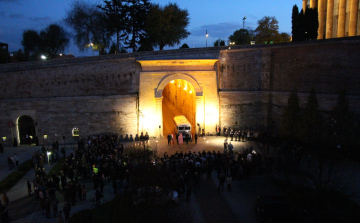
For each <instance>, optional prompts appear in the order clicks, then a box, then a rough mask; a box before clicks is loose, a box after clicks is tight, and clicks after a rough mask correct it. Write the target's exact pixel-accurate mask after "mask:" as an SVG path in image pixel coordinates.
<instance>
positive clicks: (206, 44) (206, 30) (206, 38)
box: [205, 30, 209, 47]
mask: <svg viewBox="0 0 360 223" xmlns="http://www.w3.org/2000/svg"><path fill="white" fill-rule="evenodd" d="M205 36H206V47H207V38H208V36H209V34H208V33H207V30H206V35H205Z"/></svg>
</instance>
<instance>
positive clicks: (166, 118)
mask: <svg viewBox="0 0 360 223" xmlns="http://www.w3.org/2000/svg"><path fill="white" fill-rule="evenodd" d="M162 96H163V100H162V115H163V135H164V136H165V137H166V136H167V135H168V134H169V133H170V134H172V133H175V124H174V121H173V119H174V117H175V116H176V115H184V116H185V117H186V118H187V120H188V121H189V122H190V123H191V127H192V135H194V134H195V131H196V92H195V89H194V87H193V86H192V85H191V84H190V83H189V82H188V81H185V80H182V79H176V80H172V81H170V82H169V83H168V84H167V85H166V86H165V87H164V90H163V91H162Z"/></svg>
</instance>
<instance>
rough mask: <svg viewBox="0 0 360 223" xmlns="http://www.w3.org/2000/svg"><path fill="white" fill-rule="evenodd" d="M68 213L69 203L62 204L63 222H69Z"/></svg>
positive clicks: (69, 209)
mask: <svg viewBox="0 0 360 223" xmlns="http://www.w3.org/2000/svg"><path fill="white" fill-rule="evenodd" d="M70 211H71V206H70V204H69V202H66V203H65V204H64V207H63V212H64V215H65V222H66V223H68V222H69V220H70ZM59 215H61V213H59Z"/></svg>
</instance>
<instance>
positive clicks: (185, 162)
mask: <svg viewBox="0 0 360 223" xmlns="http://www.w3.org/2000/svg"><path fill="white" fill-rule="evenodd" d="M143 137H145V136H142V135H141V138H143ZM229 145H231V142H230V144H229ZM229 145H228V146H227V147H228V148H229V151H227V150H224V151H217V152H215V151H205V150H204V151H202V152H191V151H189V152H186V153H183V152H182V151H180V152H175V154H172V155H168V154H167V153H164V155H163V156H161V157H159V158H158V159H157V160H156V162H154V165H156V166H157V167H158V169H159V171H161V172H165V173H167V176H168V177H169V179H167V180H169V182H171V189H172V190H174V191H177V192H178V194H179V196H182V195H183V194H186V201H190V196H191V188H192V187H197V186H200V185H201V181H202V180H211V175H212V174H211V173H212V172H213V171H216V173H217V177H218V179H219V182H220V183H219V185H218V190H221V191H223V188H224V184H225V183H226V184H227V188H228V191H231V182H232V181H233V180H237V179H243V178H247V177H249V176H250V175H251V174H253V173H257V172H260V171H262V170H261V167H262V164H261V162H262V159H261V156H260V155H259V154H257V153H256V152H255V151H254V150H253V149H252V147H250V148H249V149H246V150H244V151H243V152H233V150H232V149H230V148H231V146H230V147H229ZM59 151H60V153H62V156H63V157H64V158H65V159H64V161H63V162H62V164H61V172H60V173H50V174H47V173H46V171H45V169H44V165H45V164H46V162H51V163H57V162H59V160H60V154H59ZM48 152H50V153H48ZM49 154H50V155H49ZM15 155H16V154H15ZM143 156H145V154H125V153H124V146H123V145H122V144H121V142H120V140H119V138H118V136H117V135H116V134H111V133H107V134H102V135H96V136H95V135H93V136H89V137H87V138H82V139H80V140H79V142H78V146H77V148H75V147H74V148H73V149H72V151H69V154H68V155H67V156H66V151H65V148H61V149H59V144H58V143H56V142H54V143H53V145H52V148H49V149H46V148H45V147H42V149H41V150H38V151H37V152H35V153H34V154H33V157H32V160H33V163H34V167H35V179H34V181H33V182H32V183H33V185H31V182H30V181H28V182H27V185H26V187H27V190H28V193H29V196H31V195H33V194H34V197H35V199H36V201H37V202H38V204H39V206H40V208H41V210H42V212H43V214H44V215H45V216H46V217H47V218H52V217H54V218H58V219H59V222H69V217H70V212H71V207H72V206H74V205H75V204H76V202H78V201H83V200H86V192H87V190H88V189H89V188H86V186H85V184H84V183H81V181H83V180H86V179H88V180H91V181H92V184H93V189H94V190H95V200H96V204H99V203H100V201H101V199H102V197H103V189H104V186H105V184H106V183H107V182H108V183H110V184H112V188H113V191H114V193H115V194H117V193H119V192H120V191H121V192H131V193H136V190H137V189H138V188H134V187H133V180H134V172H136V168H137V166H138V164H139V163H141V162H145V161H146V162H148V161H149V160H147V159H145V158H144V157H143ZM143 158H144V159H143ZM56 191H59V192H60V194H62V196H63V198H64V201H65V204H64V206H63V208H62V209H60V208H59V198H58V197H57V194H59V193H56ZM63 215H64V216H63Z"/></svg>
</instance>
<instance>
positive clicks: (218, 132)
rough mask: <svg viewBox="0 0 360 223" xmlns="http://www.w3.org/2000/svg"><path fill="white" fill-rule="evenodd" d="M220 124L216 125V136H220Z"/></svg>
mask: <svg viewBox="0 0 360 223" xmlns="http://www.w3.org/2000/svg"><path fill="white" fill-rule="evenodd" d="M220 129H221V128H220V126H219V125H216V136H220Z"/></svg>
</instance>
